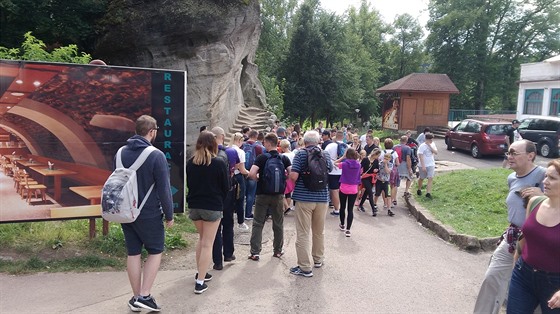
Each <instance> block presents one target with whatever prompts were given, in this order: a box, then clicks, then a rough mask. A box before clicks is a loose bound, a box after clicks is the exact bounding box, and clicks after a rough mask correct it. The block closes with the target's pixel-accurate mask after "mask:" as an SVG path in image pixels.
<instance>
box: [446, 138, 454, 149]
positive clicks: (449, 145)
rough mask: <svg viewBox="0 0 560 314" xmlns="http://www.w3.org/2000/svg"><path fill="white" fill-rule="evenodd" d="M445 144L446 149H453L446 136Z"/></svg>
mask: <svg viewBox="0 0 560 314" xmlns="http://www.w3.org/2000/svg"><path fill="white" fill-rule="evenodd" d="M445 144H446V145H447V150H452V149H453V145H451V139H450V138H448V137H446V138H445Z"/></svg>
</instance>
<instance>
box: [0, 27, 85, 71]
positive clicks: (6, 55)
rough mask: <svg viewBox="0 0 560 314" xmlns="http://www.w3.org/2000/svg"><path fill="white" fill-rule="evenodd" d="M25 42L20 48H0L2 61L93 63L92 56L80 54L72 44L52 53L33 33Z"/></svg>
mask: <svg viewBox="0 0 560 314" xmlns="http://www.w3.org/2000/svg"><path fill="white" fill-rule="evenodd" d="M24 37H25V40H24V41H23V43H22V44H21V49H20V48H5V47H0V59H8V60H30V61H51V62H67V63H81V64H86V63H88V62H89V61H91V56H90V55H89V54H87V53H84V52H82V53H81V55H79V54H78V46H76V45H74V44H71V45H68V46H64V47H59V48H56V49H54V50H53V51H52V52H48V51H47V50H46V48H47V46H46V45H45V43H44V42H43V41H42V40H40V39H37V38H35V37H34V36H33V35H32V34H31V32H27V33H25V35H24Z"/></svg>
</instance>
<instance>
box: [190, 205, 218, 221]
mask: <svg viewBox="0 0 560 314" xmlns="http://www.w3.org/2000/svg"><path fill="white" fill-rule="evenodd" d="M223 216H224V214H223V212H222V211H218V210H209V209H200V208H189V218H190V219H191V220H203V221H216V220H220V219H222V217H223Z"/></svg>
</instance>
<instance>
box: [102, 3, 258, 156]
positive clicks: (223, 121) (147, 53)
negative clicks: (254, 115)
mask: <svg viewBox="0 0 560 314" xmlns="http://www.w3.org/2000/svg"><path fill="white" fill-rule="evenodd" d="M102 25H103V31H102V34H101V36H100V38H99V42H98V45H97V49H96V52H95V54H94V56H95V57H96V58H101V59H103V60H105V61H106V62H107V64H110V65H123V66H134V67H148V68H162V69H174V70H185V71H187V77H188V78H187V144H190V146H193V143H194V142H195V141H196V138H197V136H198V128H199V127H200V126H202V125H207V126H215V125H219V126H222V127H223V128H224V129H226V130H227V129H228V128H229V127H231V126H232V125H233V124H234V121H235V119H236V117H237V114H238V112H239V110H240V109H241V108H242V107H243V106H253V107H260V108H264V104H265V94H264V90H263V88H262V85H261V83H260V81H259V79H258V78H257V73H258V69H257V66H256V65H255V64H254V59H255V52H256V50H257V46H258V42H259V36H260V31H261V24H260V9H259V4H258V1H256V0H181V1H163V0H158V1H150V0H143V1H142V0H114V1H112V2H111V4H110V6H109V10H108V12H107V15H106V16H105V18H104V20H103V23H102ZM188 146H189V145H188Z"/></svg>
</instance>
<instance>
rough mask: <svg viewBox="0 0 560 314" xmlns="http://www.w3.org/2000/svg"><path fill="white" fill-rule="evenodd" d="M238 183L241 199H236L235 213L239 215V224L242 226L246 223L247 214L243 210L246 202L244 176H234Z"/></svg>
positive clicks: (238, 192)
mask: <svg viewBox="0 0 560 314" xmlns="http://www.w3.org/2000/svg"><path fill="white" fill-rule="evenodd" d="M233 177H234V178H235V180H236V181H237V189H238V191H237V196H239V198H236V199H235V207H234V208H235V213H236V214H237V223H238V224H242V223H243V222H245V213H244V210H243V204H244V201H245V177H243V175H242V174H240V173H239V174H236V175H234V176H233Z"/></svg>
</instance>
